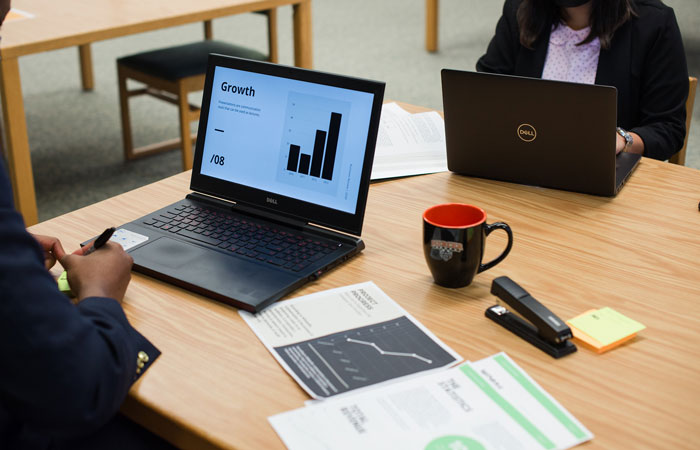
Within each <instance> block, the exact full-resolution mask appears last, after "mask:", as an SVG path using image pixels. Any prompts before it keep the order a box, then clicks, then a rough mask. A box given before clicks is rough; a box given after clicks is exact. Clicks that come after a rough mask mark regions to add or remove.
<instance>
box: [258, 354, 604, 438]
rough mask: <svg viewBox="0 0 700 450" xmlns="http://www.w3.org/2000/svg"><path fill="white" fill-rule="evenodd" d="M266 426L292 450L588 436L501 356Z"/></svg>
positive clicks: (347, 398) (329, 402)
mask: <svg viewBox="0 0 700 450" xmlns="http://www.w3.org/2000/svg"><path fill="white" fill-rule="evenodd" d="M269 420H270V423H271V424H272V426H273V428H274V429H275V431H276V432H277V434H279V436H280V438H281V439H282V441H283V442H284V443H285V445H286V446H287V447H288V448H290V449H292V450H296V449H304V450H313V449H357V448H367V449H375V448H376V449H384V448H400V449H416V450H419V449H420V450H454V449H460V450H486V449H506V448H507V449H533V450H542V449H546V450H549V449H565V448H570V447H573V446H575V445H577V444H579V443H581V442H585V441H587V440H589V439H591V438H592V437H593V435H592V434H591V432H590V431H588V430H587V429H586V427H584V426H583V425H582V424H581V423H580V422H579V421H578V420H576V418H574V417H573V416H572V415H571V414H570V413H569V412H568V411H567V410H566V409H565V408H564V407H563V406H562V405H560V404H559V402H557V401H556V400H555V399H554V398H553V397H552V396H551V395H549V394H548V393H547V392H545V391H544V390H543V389H542V388H541V387H540V386H539V385H538V384H537V383H536V382H535V381H534V380H533V379H532V378H530V376H529V375H527V374H526V373H525V371H523V370H522V369H521V368H520V367H519V366H518V365H517V364H516V363H515V362H514V361H513V360H512V359H510V358H509V357H508V356H507V355H505V354H504V353H499V354H497V355H494V356H491V357H489V358H486V359H484V360H481V361H479V362H476V363H465V364H462V365H460V366H458V367H455V368H452V369H448V370H444V371H441V372H438V373H433V374H429V375H425V376H421V377H418V378H414V379H410V380H407V381H404V382H399V383H394V384H391V385H387V386H385V387H377V388H374V389H371V390H368V391H364V392H361V393H357V394H354V395H345V396H340V397H336V399H332V400H325V401H322V402H317V403H314V404H312V405H309V406H307V407H305V408H300V409H297V410H294V411H289V412H286V413H282V414H277V415H275V416H272V417H270V418H269Z"/></svg>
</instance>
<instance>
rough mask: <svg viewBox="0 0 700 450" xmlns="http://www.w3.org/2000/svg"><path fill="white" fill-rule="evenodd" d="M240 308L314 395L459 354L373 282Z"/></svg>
mask: <svg viewBox="0 0 700 450" xmlns="http://www.w3.org/2000/svg"><path fill="white" fill-rule="evenodd" d="M240 314H241V316H242V317H243V319H244V320H245V321H246V323H248V325H249V326H250V327H251V328H252V329H253V331H254V332H255V334H256V335H257V336H258V338H259V339H260V340H261V341H262V343H263V344H265V346H266V347H267V349H268V350H269V351H270V353H272V355H273V356H274V357H275V358H276V359H277V361H278V362H279V363H280V364H281V365H282V367H284V369H285V370H286V371H287V372H288V373H289V374H290V375H291V376H292V377H293V378H294V379H295V380H296V381H297V383H299V384H300V385H301V387H303V388H304V390H306V391H307V392H308V393H309V394H310V395H311V396H312V397H314V398H317V399H322V398H328V397H331V396H333V395H338V394H343V393H346V392H350V391H355V390H357V389H362V388H365V387H367V386H372V385H376V384H378V383H383V382H388V381H392V380H395V379H397V378H400V377H404V376H410V375H415V374H417V373H425V372H428V371H435V370H438V369H442V368H444V367H448V366H450V365H453V364H455V363H457V362H459V361H461V359H462V358H461V357H460V356H459V355H458V354H457V353H456V352H454V351H453V350H452V349H450V348H449V347H447V346H446V345H445V344H444V343H442V342H441V341H440V340H439V339H438V338H437V337H436V336H434V335H433V334H432V333H431V332H430V331H429V330H428V329H426V328H425V327H424V326H423V325H421V324H420V323H419V322H418V321H417V320H415V319H414V318H413V317H411V316H410V315H409V314H408V313H407V312H406V311H405V310H404V309H403V308H401V307H400V306H399V305H398V304H397V303H396V302H395V301H393V300H392V299H391V298H389V297H388V296H387V295H386V294H385V293H384V292H383V291H382V290H381V289H379V287H377V285H375V284H374V283H372V282H366V283H361V284H356V285H352V286H346V287H342V288H337V289H331V290H328V291H323V292H318V293H316V294H311V295H307V296H304V297H298V298H295V299H291V300H287V301H284V302H281V303H276V304H274V305H272V306H270V307H268V308H267V309H265V310H263V311H262V312H259V313H258V314H256V315H253V314H250V313H248V312H246V311H240Z"/></svg>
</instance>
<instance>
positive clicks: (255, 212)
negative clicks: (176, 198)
mask: <svg viewBox="0 0 700 450" xmlns="http://www.w3.org/2000/svg"><path fill="white" fill-rule="evenodd" d="M187 198H188V199H192V200H196V201H199V202H205V203H209V204H211V205H213V206H217V207H220V208H226V209H229V210H232V211H240V212H242V213H245V214H248V215H251V216H256V217H260V218H262V219H265V220H270V221H272V222H276V223H280V224H282V225H286V226H289V227H294V228H299V229H302V228H304V227H306V226H307V225H308V223H307V222H304V221H303V220H298V219H294V218H291V217H289V216H284V215H281V214H274V213H269V212H267V211H260V210H259V209H255V208H251V207H248V206H244V205H239V204H237V203H232V202H229V201H225V200H219V199H218V198H215V197H210V196H208V195H203V194H199V193H196V192H193V193H190V194H187Z"/></svg>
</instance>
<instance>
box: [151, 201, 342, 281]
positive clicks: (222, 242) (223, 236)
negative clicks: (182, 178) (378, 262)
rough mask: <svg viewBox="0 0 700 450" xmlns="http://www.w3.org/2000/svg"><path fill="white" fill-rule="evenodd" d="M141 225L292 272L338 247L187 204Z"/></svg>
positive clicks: (175, 207)
mask: <svg viewBox="0 0 700 450" xmlns="http://www.w3.org/2000/svg"><path fill="white" fill-rule="evenodd" d="M143 223H144V225H147V226H150V227H154V228H159V229H161V230H164V231H169V232H171V233H175V234H178V235H181V236H185V237H188V238H191V239H195V240H197V241H200V242H204V243H206V244H210V245H212V246H216V247H219V248H221V249H224V250H227V251H229V252H233V253H236V254H238V255H241V256H246V257H248V258H252V259H256V260H258V261H261V262H266V263H269V264H272V265H274V266H279V267H282V268H284V269H288V270H291V271H293V272H299V271H300V270H302V269H304V268H306V267H307V266H308V265H309V264H311V263H313V262H315V261H318V260H319V259H321V258H323V257H324V256H326V255H327V254H329V253H331V252H333V250H335V248H336V247H337V246H338V244H335V246H334V244H330V243H328V242H322V241H319V240H314V239H311V238H308V237H305V236H302V235H301V234H295V233H293V232H290V231H283V230H279V229H277V228H275V227H274V225H270V224H266V223H259V222H255V221H252V220H250V219H249V218H245V219H244V218H241V217H240V216H236V215H231V214H227V213H226V212H224V211H219V210H212V209H208V208H202V207H200V206H195V205H191V204H182V205H177V206H174V207H172V208H170V209H168V210H167V211H166V212H161V213H160V214H159V215H157V216H153V217H149V218H148V219H146V220H144V222H143Z"/></svg>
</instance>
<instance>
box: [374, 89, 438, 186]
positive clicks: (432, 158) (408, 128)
mask: <svg viewBox="0 0 700 450" xmlns="http://www.w3.org/2000/svg"><path fill="white" fill-rule="evenodd" d="M445 171H447V153H446V150H445V121H444V120H443V118H442V117H441V116H440V114H438V113H437V112H435V111H430V112H424V113H418V114H411V113H409V112H408V111H406V110H405V109H403V108H401V107H400V106H399V105H397V104H396V103H385V104H384V105H383V106H382V115H381V119H380V121H379V134H378V136H377V146H376V149H375V153H374V164H373V166H372V179H373V180H378V179H382V178H393V177H402V176H408V175H420V174H425V173H434V172H445Z"/></svg>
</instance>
